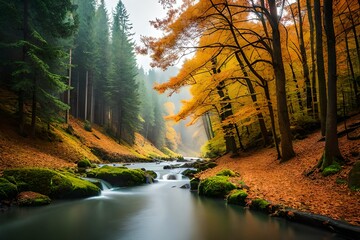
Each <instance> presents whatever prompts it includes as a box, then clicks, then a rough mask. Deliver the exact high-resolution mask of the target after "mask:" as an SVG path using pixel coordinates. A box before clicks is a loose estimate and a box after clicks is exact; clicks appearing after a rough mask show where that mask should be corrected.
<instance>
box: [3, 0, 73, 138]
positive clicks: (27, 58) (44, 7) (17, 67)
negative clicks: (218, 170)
mask: <svg viewBox="0 0 360 240" xmlns="http://www.w3.org/2000/svg"><path fill="white" fill-rule="evenodd" d="M0 9H1V10H2V11H4V13H5V12H6V16H8V17H10V18H11V19H14V21H12V22H11V23H10V24H9V26H8V30H10V34H8V33H5V34H3V33H2V34H1V35H7V36H6V37H5V38H3V42H2V46H4V47H5V48H8V50H9V51H8V54H9V55H10V56H12V58H11V60H10V61H9V64H10V65H12V73H11V74H12V77H13V81H12V82H11V84H10V85H11V87H12V89H14V90H15V91H16V92H17V93H18V116H19V128H20V133H21V134H24V133H25V132H24V126H25V122H26V120H27V119H26V112H25V107H24V106H25V104H26V103H30V102H31V134H32V135H34V134H35V127H36V120H37V118H38V117H40V118H42V119H43V120H45V121H46V122H48V123H50V122H51V121H52V120H54V118H55V117H56V115H58V114H59V111H60V110H64V109H66V107H67V106H66V105H65V104H63V103H62V102H61V101H60V100H59V98H58V96H59V94H60V93H62V92H64V91H65V90H66V84H65V77H63V72H64V71H65V63H64V61H63V60H64V59H65V58H64V56H65V55H66V54H65V52H64V51H63V50H64V49H63V47H62V44H61V42H60V39H65V38H68V37H70V36H71V35H72V34H73V32H74V30H75V29H76V27H77V26H76V21H75V20H74V19H73V18H72V12H73V10H74V8H73V5H72V4H71V1H70V0H68V1H62V2H54V1H50V0H37V1H28V0H24V1H12V2H11V3H5V2H3V1H2V2H1V5H0ZM10 48H11V49H10Z"/></svg>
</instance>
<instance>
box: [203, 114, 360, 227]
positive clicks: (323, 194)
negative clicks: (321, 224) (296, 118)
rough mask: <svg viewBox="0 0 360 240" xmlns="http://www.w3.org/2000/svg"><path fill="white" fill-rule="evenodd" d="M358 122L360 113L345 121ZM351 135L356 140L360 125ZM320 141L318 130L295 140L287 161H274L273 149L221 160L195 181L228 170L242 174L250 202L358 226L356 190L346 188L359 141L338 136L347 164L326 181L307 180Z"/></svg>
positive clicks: (357, 156)
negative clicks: (255, 200) (259, 200)
mask: <svg viewBox="0 0 360 240" xmlns="http://www.w3.org/2000/svg"><path fill="white" fill-rule="evenodd" d="M359 123H360V114H357V115H356V116H354V117H352V118H351V119H349V120H347V124H348V126H350V125H351V124H356V125H359ZM343 130H344V123H340V124H339V125H338V132H342V131H343ZM349 135H350V134H349ZM351 136H352V137H354V136H357V137H358V136H360V127H357V128H356V130H355V131H353V132H352V133H351ZM320 138H321V136H320V134H319V132H315V133H313V134H311V135H309V136H308V137H307V138H305V139H303V140H295V141H294V149H295V152H296V156H295V157H294V158H293V159H291V160H290V161H288V162H285V163H279V161H277V160H276V156H277V155H276V151H275V150H274V148H266V149H261V150H254V151H250V152H245V153H242V154H240V156H239V157H237V158H230V157H229V156H224V157H221V158H219V159H218V160H217V164H218V166H217V167H215V168H213V169H208V170H206V171H205V172H203V173H201V174H199V177H200V178H206V177H208V176H212V175H215V174H216V173H217V172H219V171H220V170H222V169H231V170H233V171H235V172H238V173H239V174H240V177H239V178H238V179H237V180H238V181H243V182H245V184H246V185H247V186H249V188H250V191H249V196H250V197H251V198H256V197H260V198H264V199H266V200H268V201H270V202H272V203H273V204H281V205H283V206H288V207H291V208H294V209H298V210H301V211H305V212H311V213H315V214H321V215H326V216H329V217H331V218H334V219H337V220H343V221H346V222H349V223H351V224H354V225H357V226H360V212H359V209H360V191H352V190H350V189H349V188H348V186H347V184H346V182H347V178H348V174H349V171H350V169H351V168H352V166H353V164H354V163H355V162H358V161H360V139H359V138H357V140H349V139H348V138H347V137H346V135H340V137H339V146H340V151H341V153H342V155H343V157H344V158H345V161H346V162H345V164H344V165H343V166H342V169H341V171H340V172H339V173H337V174H334V175H331V176H327V177H324V176H322V174H321V173H320V172H319V171H315V172H314V173H313V174H311V175H310V176H306V173H308V172H309V170H310V169H312V168H313V167H314V166H315V165H316V164H317V162H318V160H319V159H320V158H321V156H322V153H323V151H324V146H325V142H324V141H319V140H320Z"/></svg>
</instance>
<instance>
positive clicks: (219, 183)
mask: <svg viewBox="0 0 360 240" xmlns="http://www.w3.org/2000/svg"><path fill="white" fill-rule="evenodd" d="M235 188H236V186H235V185H234V184H232V183H231V182H229V180H228V177H224V176H215V177H209V178H206V179H204V180H202V181H200V184H199V195H204V196H208V197H225V196H226V195H227V194H228V193H229V192H230V191H231V190H233V189H235Z"/></svg>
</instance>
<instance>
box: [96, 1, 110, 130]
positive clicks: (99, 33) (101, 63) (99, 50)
mask: <svg viewBox="0 0 360 240" xmlns="http://www.w3.org/2000/svg"><path fill="white" fill-rule="evenodd" d="M94 35H95V36H94V45H95V49H94V52H95V54H94V57H95V72H94V96H93V97H94V99H93V100H94V101H93V105H94V113H93V114H94V122H95V123H97V124H100V125H103V124H104V123H105V114H106V107H105V104H106V102H105V91H106V86H107V84H108V83H107V82H108V77H109V73H108V72H109V67H108V66H109V63H110V59H109V57H110V56H109V47H110V46H109V44H110V43H109V19H108V15H107V11H106V8H105V3H104V0H101V2H100V6H99V7H98V9H97V10H96V15H95V24H94Z"/></svg>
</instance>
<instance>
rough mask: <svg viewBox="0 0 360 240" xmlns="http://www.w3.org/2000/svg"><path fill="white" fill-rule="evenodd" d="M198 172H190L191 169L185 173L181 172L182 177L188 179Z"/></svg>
mask: <svg viewBox="0 0 360 240" xmlns="http://www.w3.org/2000/svg"><path fill="white" fill-rule="evenodd" d="M197 172H198V171H196V170H191V169H186V170H185V171H183V172H182V175H184V176H186V177H188V178H192V177H194V174H196V173H197Z"/></svg>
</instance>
